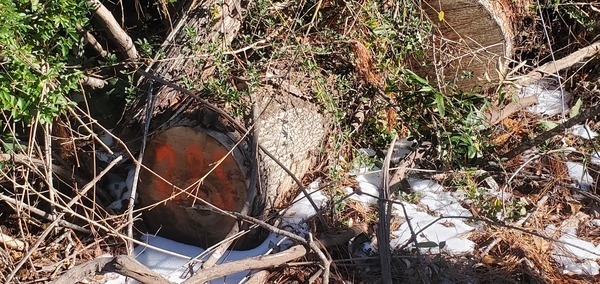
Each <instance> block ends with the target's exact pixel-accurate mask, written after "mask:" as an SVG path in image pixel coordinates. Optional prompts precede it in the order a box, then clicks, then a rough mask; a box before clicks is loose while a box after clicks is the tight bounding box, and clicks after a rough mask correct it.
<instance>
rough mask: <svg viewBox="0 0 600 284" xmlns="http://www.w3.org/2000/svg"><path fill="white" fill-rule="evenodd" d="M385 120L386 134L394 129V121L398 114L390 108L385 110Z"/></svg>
mask: <svg viewBox="0 0 600 284" xmlns="http://www.w3.org/2000/svg"><path fill="white" fill-rule="evenodd" d="M385 119H386V122H387V123H386V125H387V132H388V133H390V132H392V129H394V128H395V127H396V120H397V119H398V114H397V113H396V111H395V110H394V109H393V108H391V107H390V108H388V109H387V113H386V116H385Z"/></svg>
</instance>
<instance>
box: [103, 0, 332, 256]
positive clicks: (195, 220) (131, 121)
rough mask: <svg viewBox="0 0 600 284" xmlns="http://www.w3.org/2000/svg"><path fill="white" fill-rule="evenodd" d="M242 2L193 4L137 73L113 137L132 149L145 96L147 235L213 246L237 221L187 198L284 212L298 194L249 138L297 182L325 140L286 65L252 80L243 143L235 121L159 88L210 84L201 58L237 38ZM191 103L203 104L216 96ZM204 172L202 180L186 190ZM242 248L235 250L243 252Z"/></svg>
mask: <svg viewBox="0 0 600 284" xmlns="http://www.w3.org/2000/svg"><path fill="white" fill-rule="evenodd" d="M247 4H248V3H247V2H243V1H239V0H225V1H201V2H195V4H193V6H191V7H189V11H187V12H185V13H183V15H184V16H183V17H182V19H180V21H179V23H178V24H177V25H176V26H175V28H174V31H173V32H172V33H171V34H170V35H169V36H168V37H167V40H166V41H165V43H164V44H163V47H162V51H161V52H159V54H164V56H163V57H161V58H157V59H156V60H155V61H154V62H153V63H152V64H151V67H149V68H147V69H146V70H147V71H149V72H150V73H146V75H144V76H143V77H142V78H141V80H140V82H139V83H138V90H139V92H138V95H137V97H136V100H135V101H134V102H133V103H132V104H131V105H130V106H128V108H127V109H126V110H125V112H124V114H123V117H122V119H121V121H120V122H119V123H118V124H117V125H116V126H115V129H114V130H113V134H115V135H116V136H118V137H119V138H120V139H121V140H123V141H124V142H125V143H126V144H127V146H128V147H129V148H130V149H131V150H132V151H133V152H136V151H138V150H139V149H140V148H141V145H140V143H141V141H142V139H141V137H142V136H143V131H142V130H143V129H144V124H145V122H146V120H147V119H148V117H146V115H145V113H146V106H147V105H148V101H147V100H148V97H149V96H148V94H152V95H153V97H154V98H155V103H154V108H153V110H152V115H151V117H150V118H151V122H150V127H149V128H150V129H149V131H150V133H149V141H150V142H149V143H148V146H147V147H148V148H147V149H146V151H145V155H144V158H143V164H144V166H145V167H147V168H149V169H151V170H152V171H154V172H156V174H152V173H151V172H150V171H148V170H142V171H141V174H140V178H139V183H138V185H139V189H138V193H139V194H138V196H139V200H140V201H141V204H140V205H141V207H143V211H142V212H143V218H144V223H145V224H146V225H147V227H148V228H149V233H150V234H158V235H162V236H165V237H169V238H171V239H173V240H176V241H180V242H184V243H188V244H193V245H199V246H202V247H207V246H210V245H214V244H215V243H217V242H219V241H221V240H222V239H223V238H224V237H225V236H226V235H227V234H228V233H229V232H230V230H232V227H235V226H234V224H237V223H235V220H234V219H232V218H230V217H223V216H219V215H218V214H217V213H213V212H210V211H208V210H201V209H199V208H194V205H204V204H202V202H201V201H196V202H195V203H194V199H195V197H199V198H202V199H204V200H206V201H207V202H210V203H211V204H212V205H214V206H216V207H218V208H221V209H225V210H229V211H237V212H241V213H243V214H247V215H250V216H253V217H257V218H262V217H264V216H266V215H268V213H270V212H272V211H275V210H279V209H280V208H284V207H286V206H287V205H288V202H290V201H291V200H292V199H293V197H294V196H296V195H297V193H298V190H299V189H298V186H296V184H294V182H293V179H292V178H291V177H290V176H289V174H288V173H286V172H285V171H284V170H283V169H282V168H281V167H280V166H279V165H278V164H277V163H276V162H274V161H273V159H271V158H269V157H267V155H265V153H264V152H261V151H258V150H257V149H252V148H251V147H250V145H252V144H253V143H254V142H253V141H255V140H257V141H258V143H260V144H261V145H262V146H263V147H264V148H263V149H266V150H267V151H269V152H270V153H271V154H272V155H273V156H274V157H275V158H276V159H278V160H279V161H280V162H281V163H282V164H283V165H284V166H285V167H287V168H289V169H290V171H291V173H293V174H294V175H295V176H296V177H298V178H299V179H301V178H302V177H303V176H304V175H305V174H306V173H307V172H308V170H309V169H310V167H311V165H312V164H313V163H314V161H315V155H314V154H313V152H314V151H316V150H317V149H318V147H319V146H320V145H321V143H322V141H323V140H324V139H325V135H326V134H327V118H326V116H324V115H323V114H321V112H320V108H319V107H318V106H315V105H313V104H312V103H310V102H308V101H307V100H306V98H308V97H311V95H310V94H303V92H306V91H307V90H304V91H302V90H301V89H300V88H299V87H298V86H300V85H302V86H306V85H307V84H306V81H307V80H310V78H309V77H308V76H306V75H303V74H301V73H300V72H298V73H296V72H294V71H293V68H288V66H282V67H280V68H279V69H280V70H287V73H286V74H285V76H277V78H279V79H272V80H266V81H264V82H261V83H262V84H261V86H260V87H259V88H257V89H255V90H254V91H253V94H252V95H251V96H249V97H247V103H248V105H254V113H255V116H254V117H253V118H252V120H253V121H254V122H255V123H256V125H255V126H254V128H252V129H251V132H250V133H249V136H248V138H245V139H243V140H241V138H240V137H243V136H244V135H245V134H246V133H241V132H243V131H240V129H239V127H233V126H235V125H236V124H241V125H244V123H243V122H242V121H236V122H235V123H234V122H232V121H231V120H229V118H228V117H227V116H225V115H223V114H222V113H219V112H220V111H219V110H216V109H214V108H213V107H207V105H206V104H205V103H202V102H200V100H198V99H197V98H194V97H193V96H190V94H189V93H187V92H184V91H182V90H181V89H179V90H178V89H177V88H174V86H173V85H172V84H171V85H169V84H166V83H165V82H166V81H169V82H173V83H177V84H180V85H181V80H182V78H195V80H196V81H195V82H198V84H201V82H203V81H204V80H206V78H208V77H209V76H212V75H213V73H214V71H215V68H214V62H213V60H214V58H212V57H211V55H207V53H206V51H207V50H211V48H210V46H214V45H218V46H224V47H226V46H228V44H229V43H230V42H231V40H232V39H233V38H234V37H235V35H236V33H237V32H238V30H239V27H240V23H241V21H242V20H243V18H242V12H243V10H244V9H245V7H246V6H245V5H247ZM215 9H220V11H218V13H217V11H215ZM215 14H218V15H219V17H218V18H217V19H213V18H212V17H213V16H214V15H215ZM215 20H216V21H215ZM183 27H185V28H183ZM190 42H193V43H198V44H189V43H190ZM166 59H168V60H166ZM272 71H273V72H275V71H274V70H272ZM140 73H143V72H140ZM150 74H154V75H152V76H155V78H152V76H148V75H150ZM281 75H283V73H282V74H281ZM158 78H160V80H159V79H158ZM161 80H163V82H161ZM164 80H166V81H164ZM308 91H310V90H308ZM197 95H198V96H200V97H203V98H211V97H218V95H219V94H206V93H205V94H197ZM244 126H245V127H247V128H251V125H247V126H246V125H244ZM236 142H241V145H240V146H237V147H235V148H236V149H234V152H233V158H231V157H228V158H226V159H225V160H224V161H223V163H221V164H219V165H216V162H217V161H218V160H219V159H220V158H222V157H225V155H226V153H227V152H228V151H229V150H231V149H233V148H234V146H233V144H235V143H236ZM257 165H258V166H257ZM212 168H214V170H213V171H212V172H211V173H209V174H208V175H207V176H206V178H205V179H204V180H202V182H200V183H198V184H197V185H194V186H191V185H193V184H194V182H197V181H199V179H201V177H203V176H204V174H206V173H207V172H208V171H209V170H210V169H212ZM253 185H255V186H253ZM242 225H243V224H242ZM248 239H250V240H252V239H253V236H250V237H249V238H248ZM242 243H243V244H242V247H250V246H252V244H246V242H245V241H243V242H242ZM256 244H258V243H256ZM237 247H239V246H237Z"/></svg>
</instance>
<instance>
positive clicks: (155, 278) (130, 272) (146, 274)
mask: <svg viewBox="0 0 600 284" xmlns="http://www.w3.org/2000/svg"><path fill="white" fill-rule="evenodd" d="M106 272H115V273H118V274H121V275H123V276H127V277H131V278H133V279H135V280H137V281H139V282H141V283H156V284H172V282H170V281H168V280H167V279H165V278H163V277H162V276H161V275H160V274H158V273H156V272H154V271H152V270H151V269H150V268H148V267H146V266H144V265H143V264H141V263H139V262H138V261H137V260H135V258H133V257H131V256H126V255H120V256H116V257H100V258H96V259H93V260H91V261H88V262H86V263H83V264H80V265H77V266H75V267H73V268H71V269H69V270H67V271H66V272H65V273H64V274H63V275H61V276H60V277H59V278H57V279H55V280H54V281H52V282H50V283H52V284H71V283H78V281H79V280H81V279H83V278H85V277H89V276H93V275H96V274H97V273H101V274H104V273H106Z"/></svg>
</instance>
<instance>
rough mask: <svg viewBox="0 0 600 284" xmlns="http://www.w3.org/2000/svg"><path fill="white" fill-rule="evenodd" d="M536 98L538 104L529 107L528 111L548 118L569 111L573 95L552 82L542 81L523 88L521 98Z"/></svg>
mask: <svg viewBox="0 0 600 284" xmlns="http://www.w3.org/2000/svg"><path fill="white" fill-rule="evenodd" d="M530 96H536V97H537V100H538V103H537V104H535V105H533V106H531V107H529V108H528V110H529V111H530V112H533V113H538V114H542V115H547V116H554V115H557V114H560V113H563V112H565V111H567V110H568V103H569V101H571V94H570V93H568V92H566V91H565V92H562V93H561V90H560V88H559V87H557V86H556V85H555V84H554V82H552V81H540V82H538V83H536V84H531V85H528V86H525V87H523V88H521V92H520V94H519V97H521V98H525V97H530Z"/></svg>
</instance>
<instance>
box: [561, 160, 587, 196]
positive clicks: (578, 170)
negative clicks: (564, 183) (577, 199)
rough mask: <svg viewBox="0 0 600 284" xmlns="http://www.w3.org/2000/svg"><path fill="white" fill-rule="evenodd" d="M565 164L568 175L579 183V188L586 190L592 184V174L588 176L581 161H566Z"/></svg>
mask: <svg viewBox="0 0 600 284" xmlns="http://www.w3.org/2000/svg"><path fill="white" fill-rule="evenodd" d="M565 164H566V166H567V170H568V171H569V176H570V177H571V178H572V179H574V180H575V181H576V182H577V183H578V184H579V188H581V189H583V190H588V189H589V188H590V186H592V185H593V184H594V179H592V176H590V174H589V173H588V171H587V169H585V167H584V166H583V165H582V164H581V163H576V162H566V163H565Z"/></svg>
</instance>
